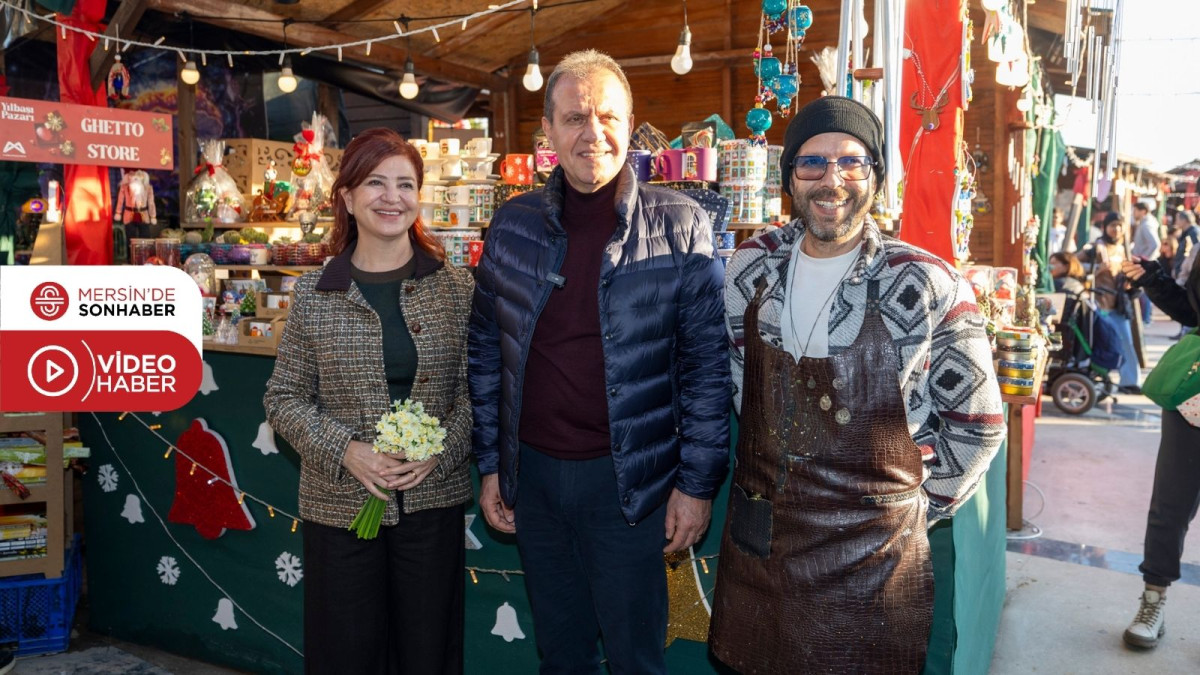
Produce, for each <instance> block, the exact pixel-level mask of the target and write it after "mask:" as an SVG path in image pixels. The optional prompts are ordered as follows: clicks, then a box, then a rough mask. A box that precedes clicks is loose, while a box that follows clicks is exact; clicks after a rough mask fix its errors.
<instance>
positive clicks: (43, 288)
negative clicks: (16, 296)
mask: <svg viewBox="0 0 1200 675" xmlns="http://www.w3.org/2000/svg"><path fill="white" fill-rule="evenodd" d="M70 304H71V301H70V299H69V298H68V297H67V289H65V288H63V287H62V286H61V285H59V284H56V283H54V282H53V281H47V282H45V283H43V284H40V285H38V287H37V288H35V289H33V295H31V296H29V306H30V307H32V308H33V313H34V314H36V315H37V316H38V318H40V319H45V320H46V321H53V320H55V319H58V318H61V317H63V316H65V315H66V313H67V307H69V306H70Z"/></svg>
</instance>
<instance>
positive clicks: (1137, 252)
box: [1129, 202, 1162, 327]
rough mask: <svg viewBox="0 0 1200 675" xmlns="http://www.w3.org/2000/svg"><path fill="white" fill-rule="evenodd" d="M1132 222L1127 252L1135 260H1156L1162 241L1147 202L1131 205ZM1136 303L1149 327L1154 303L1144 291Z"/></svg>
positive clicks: (1155, 220)
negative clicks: (1130, 239) (1131, 234)
mask: <svg viewBox="0 0 1200 675" xmlns="http://www.w3.org/2000/svg"><path fill="white" fill-rule="evenodd" d="M1133 222H1134V225H1133V245H1132V246H1130V248H1129V252H1130V253H1131V254H1132V255H1133V256H1134V259H1135V260H1137V259H1141V260H1157V259H1158V256H1159V250H1158V247H1159V244H1161V243H1162V239H1161V237H1160V233H1159V224H1158V219H1157V218H1155V217H1154V215H1153V214H1151V213H1150V205H1149V204H1147V203H1146V202H1138V203H1136V204H1134V205H1133ZM1138 305H1140V306H1141V319H1142V323H1144V324H1146V326H1147V327H1149V325H1150V320H1151V318H1152V316H1153V312H1154V305H1152V304H1151V303H1150V298H1149V297H1147V296H1146V294H1145V293H1142V294H1140V295H1138Z"/></svg>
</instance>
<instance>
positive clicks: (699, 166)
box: [683, 146, 720, 182]
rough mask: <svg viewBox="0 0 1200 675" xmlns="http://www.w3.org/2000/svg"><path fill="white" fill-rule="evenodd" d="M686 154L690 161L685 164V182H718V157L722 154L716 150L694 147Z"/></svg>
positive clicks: (687, 150) (688, 149)
mask: <svg viewBox="0 0 1200 675" xmlns="http://www.w3.org/2000/svg"><path fill="white" fill-rule="evenodd" d="M685 152H686V153H687V155H688V157H689V159H688V160H687V161H686V162H685V163H684V172H683V173H684V180H703V181H708V182H713V181H715V180H717V156H718V155H719V154H720V153H718V152H717V149H716V148H703V147H699V146H692V147H690V148H687V149H686V150H685Z"/></svg>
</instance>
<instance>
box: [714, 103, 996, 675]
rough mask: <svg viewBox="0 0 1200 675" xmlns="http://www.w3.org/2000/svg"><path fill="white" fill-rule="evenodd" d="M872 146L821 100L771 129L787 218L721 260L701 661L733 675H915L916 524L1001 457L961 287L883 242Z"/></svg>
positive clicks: (929, 578)
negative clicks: (730, 464) (727, 482)
mask: <svg viewBox="0 0 1200 675" xmlns="http://www.w3.org/2000/svg"><path fill="white" fill-rule="evenodd" d="M883 162H884V160H883V129H882V125H881V124H880V122H879V119H878V118H877V117H875V114H874V113H873V112H871V110H870V109H869V108H867V107H866V106H864V105H863V104H861V103H859V102H857V101H855V100H853V99H849V98H842V97H839V96H826V97H823V98H819V99H816V100H815V101H813V102H812V103H809V104H808V105H806V106H804V108H802V109H801V110H800V111H799V112H798V113H797V114H796V117H795V118H794V119H793V120H792V121H791V123H790V124H789V125H788V128H787V132H786V134H785V137H784V150H783V153H782V156H781V160H780V168H781V170H782V172H783V175H784V177H785V183H784V189H785V190H786V191H787V193H788V194H789V195H791V197H792V209H791V212H792V214H793V215H794V216H796V219H795V220H793V221H792V222H791V223H789V224H787V225H785V226H784V227H782V228H778V229H775V230H772V231H770V232H767V233H766V234H763V235H760V236H757V237H755V238H753V239H750V240H749V241H746V242H744V243H743V244H742V245H741V246H740V247H738V249H737V251H736V252H735V253H734V255H733V259H732V260H730V262H729V267H728V271H727V277H726V283H725V307H726V315H725V321H726V332H727V334H728V338H729V345H730V348H731V358H732V363H731V367H732V372H733V382H734V404H735V408H736V409H737V411H738V413H739V414H740V418H739V422H740V426H739V429H740V434H739V437H738V445H737V452H736V459H737V461H736V465H735V469H734V480H733V485H732V486H731V488H730V497H729V511H728V514H729V515H728V518H727V520H726V523H725V531H724V535H723V537H722V540H721V555H720V567H719V569H718V571H717V583H716V588H715V591H714V596H713V614H712V623H711V626H710V630H709V644H710V645H711V647H712V649H713V653H714V655H715V656H716V657H717V658H718V659H720V660H721V661H722V662H723V663H725V664H727V665H729V666H730V667H732V668H733V669H735V670H737V671H739V672H745V673H919V672H920V671H921V668H922V665H923V663H924V661H925V653H926V647H927V643H928V640H929V633H930V627H931V621H932V616H933V572H932V562H931V558H930V551H929V541H928V538H927V535H926V525H927V523H929V522H932V521H936V520H938V519H940V518H948V517H950V516H951V515H953V513H954V512H955V510H956V509H958V507H960V506H961V505H962V504H963V503H964V502H965V501H966V500H967V499H968V498H969V497H970V496H971V494H972V493H973V492H974V491H975V489H976V488H977V487H978V486H979V484H980V478H981V476H982V475H983V473H984V471H985V470H986V469H987V467H988V465H989V463H990V462H991V461H992V457H993V456H994V455H995V453H996V451H997V450H998V449H999V447H1000V444H1001V443H1002V442H1003V440H1004V435H1005V425H1004V414H1003V408H1002V404H1001V401H1000V388H999V386H998V384H997V382H996V375H995V371H994V370H993V368H992V351H991V347H990V346H989V344H988V338H987V334H986V332H985V330H984V320H983V317H981V316H980V314H979V311H978V309H977V307H976V304H975V294H974V292H973V291H972V290H971V286H970V284H968V283H967V281H966V280H965V279H964V278H963V277H962V276H961V275H959V273H958V272H957V271H955V269H954V267H953V266H951V265H947V264H946V263H945V262H944V261H942V260H941V259H939V258H937V257H936V256H934V255H932V254H930V253H928V252H926V251H923V250H921V249H919V248H916V247H914V246H912V245H910V244H907V243H904V242H901V241H898V240H895V239H892V238H890V237H884V236H882V235H881V234H880V232H879V229H878V227H877V226H876V224H875V221H874V219H873V218H871V216H870V211H871V206H872V203H873V201H874V197H873V196H874V195H875V193H876V191H877V189H878V187H879V186H880V185H882V184H883V182H884V177H885V169H887V168H890V167H885V165H884V163H883Z"/></svg>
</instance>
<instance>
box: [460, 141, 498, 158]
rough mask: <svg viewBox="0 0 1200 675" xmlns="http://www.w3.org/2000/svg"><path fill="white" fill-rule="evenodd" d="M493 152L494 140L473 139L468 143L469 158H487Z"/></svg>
mask: <svg viewBox="0 0 1200 675" xmlns="http://www.w3.org/2000/svg"><path fill="white" fill-rule="evenodd" d="M491 152H492V139H490V138H486V137H485V138H472V139H471V140H469V141H467V151H466V155H467V157H481V158H482V157H487V156H488V155H489V154H491Z"/></svg>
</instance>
